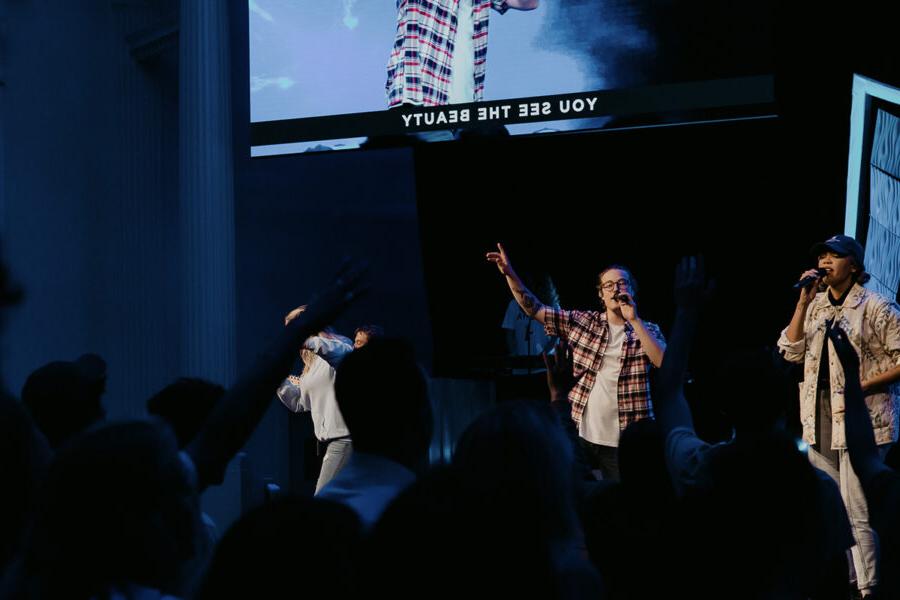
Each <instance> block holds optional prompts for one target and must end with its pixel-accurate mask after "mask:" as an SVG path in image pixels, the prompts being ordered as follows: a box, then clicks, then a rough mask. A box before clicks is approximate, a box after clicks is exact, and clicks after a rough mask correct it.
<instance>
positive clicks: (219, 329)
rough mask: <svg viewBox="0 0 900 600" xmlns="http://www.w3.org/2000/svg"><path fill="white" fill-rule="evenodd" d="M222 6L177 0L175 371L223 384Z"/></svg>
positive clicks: (229, 277)
mask: <svg viewBox="0 0 900 600" xmlns="http://www.w3.org/2000/svg"><path fill="white" fill-rule="evenodd" d="M229 52H230V49H229V28H228V3H227V2H209V1H208V0H181V13H180V32H179V134H178V135H179V204H180V218H181V255H182V257H183V262H182V264H183V280H182V282H183V283H182V293H183V310H182V323H181V330H182V335H183V342H182V353H183V358H182V363H183V368H182V371H183V374H184V375H190V376H199V377H205V378H208V379H211V380H213V381H216V382H218V383H222V384H224V385H228V384H230V383H231V381H232V379H233V376H234V363H235V329H236V328H235V322H234V320H235V283H234V281H235V264H234V184H233V170H234V166H233V162H232V147H231V144H232V136H231V89H230V88H231V85H230V82H231V72H230V60H229Z"/></svg>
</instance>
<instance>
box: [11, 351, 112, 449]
mask: <svg viewBox="0 0 900 600" xmlns="http://www.w3.org/2000/svg"><path fill="white" fill-rule="evenodd" d="M105 391H106V363H105V362H104V361H103V359H102V358H100V357H99V356H97V355H96V354H84V355H82V356H80V357H79V358H78V359H77V360H75V361H54V362H51V363H49V364H46V365H44V366H43V367H41V368H39V369H37V370H36V371H34V372H33V373H32V374H31V375H29V376H28V379H27V380H25V385H24V386H23V387H22V403H23V404H24V405H25V408H26V409H27V410H28V412H29V413H30V414H31V417H32V419H34V422H35V424H36V425H37V427H38V429H40V430H41V432H42V433H43V434H44V435H45V436H46V437H47V441H48V442H50V446H51V447H53V448H54V449H56V448H59V447H60V446H61V445H62V444H63V443H65V442H66V441H67V440H68V439H70V438H71V437H72V436H74V435H76V434H78V433H81V432H82V431H84V430H86V429H87V428H88V427H90V426H91V425H93V424H94V423H97V422H98V421H102V420H103V419H104V418H105V416H106V411H105V410H104V408H103V402H102V398H103V393H104V392H105Z"/></svg>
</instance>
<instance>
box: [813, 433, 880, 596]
mask: <svg viewBox="0 0 900 600" xmlns="http://www.w3.org/2000/svg"><path fill="white" fill-rule="evenodd" d="M889 447H890V445H889V444H888V445H885V446H879V448H878V449H879V451H880V453H881V456H882V457H884V455H885V453H886V452H887V449H888V448H889ZM837 453H838V460H837V464H835V463H834V462H832V461H830V460H827V459H826V458H825V457H824V456H822V455H821V454H819V453H818V452H816V450H815V449H814V448H812V447H810V448H809V452H808V455H809V462H811V463H812V465H813V466H814V467H816V468H818V469H821V470H823V471H825V472H826V473H828V476H829V477H831V478H832V479H834V481H835V482H836V483H837V484H838V487H839V488H840V490H841V498H842V499H843V500H844V506H845V507H846V508H847V516H848V517H849V518H850V527H851V529H852V530H853V539H854V540H855V541H856V544H855V545H854V546H853V547H852V548H850V554H851V556H852V558H853V561H852V563H851V564H852V566H853V570H854V571H855V572H856V586H857V587H858V588H859V589H860V590H867V589H871V588H874V587H875V586H876V585H878V570H877V565H878V536H877V535H876V534H875V531H874V530H873V529H872V527H871V526H870V525H869V507H868V505H867V504H866V497H865V495H864V494H863V489H862V484H861V483H860V481H859V478H858V477H857V476H856V473H854V472H853V467H852V466H851V464H850V454H849V453H848V452H847V451H846V450H838V451H837Z"/></svg>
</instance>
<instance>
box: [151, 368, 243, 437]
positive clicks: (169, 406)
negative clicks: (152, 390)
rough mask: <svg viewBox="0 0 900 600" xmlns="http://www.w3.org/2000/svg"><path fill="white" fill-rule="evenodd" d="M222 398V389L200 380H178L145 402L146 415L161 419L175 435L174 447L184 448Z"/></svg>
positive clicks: (214, 384)
mask: <svg viewBox="0 0 900 600" xmlns="http://www.w3.org/2000/svg"><path fill="white" fill-rule="evenodd" d="M224 395H225V388H223V387H222V386H221V385H219V384H217V383H212V382H210V381H206V380H204V379H195V378H189V377H182V378H181V379H179V380H178V381H176V382H175V383H172V384H170V385H167V386H166V387H164V388H163V389H162V390H160V391H159V392H157V393H156V395H154V396H153V397H152V398H150V399H149V400H148V401H147V412H149V413H150V414H151V415H155V416H157V417H159V418H161V419H162V420H163V421H165V422H166V423H168V424H169V426H170V427H171V428H172V430H173V431H174V432H175V437H176V439H177V440H178V447H179V448H184V447H186V446H187V445H188V444H189V443H190V442H191V440H193V439H194V437H195V436H196V435H197V434H198V433H199V432H200V430H201V429H202V428H203V424H204V423H205V422H206V419H207V417H209V414H210V413H211V412H212V410H213V409H214V408H215V406H216V404H218V402H219V400H221V399H222V396H224Z"/></svg>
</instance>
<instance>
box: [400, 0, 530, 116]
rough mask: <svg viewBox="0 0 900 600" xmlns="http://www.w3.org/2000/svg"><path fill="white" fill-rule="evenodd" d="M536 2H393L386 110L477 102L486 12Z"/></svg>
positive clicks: (484, 52)
mask: <svg viewBox="0 0 900 600" xmlns="http://www.w3.org/2000/svg"><path fill="white" fill-rule="evenodd" d="M538 1H539V0H397V35H396V37H395V38H394V46H393V49H392V50H391V57H390V60H389V61H388V66H387V85H386V92H387V99H388V107H389V108H393V107H395V106H400V105H402V104H414V105H417V106H438V105H443V104H453V103H457V102H478V101H480V100H481V98H482V95H483V94H484V73H485V65H486V61H487V40H488V21H489V16H490V12H491V8H493V9H494V10H496V11H497V12H499V13H500V14H503V13H505V12H506V11H507V9H510V8H512V9H516V10H533V9H535V8H537V6H538Z"/></svg>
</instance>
